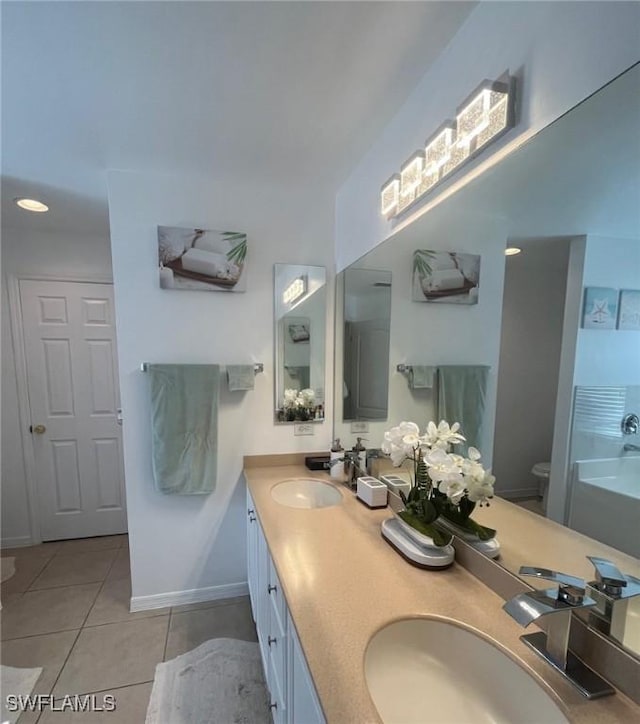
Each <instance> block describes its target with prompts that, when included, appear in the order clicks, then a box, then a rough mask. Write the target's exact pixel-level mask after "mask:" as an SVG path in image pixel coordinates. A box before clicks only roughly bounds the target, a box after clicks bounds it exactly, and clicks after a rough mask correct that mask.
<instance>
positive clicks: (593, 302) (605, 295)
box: [582, 287, 618, 329]
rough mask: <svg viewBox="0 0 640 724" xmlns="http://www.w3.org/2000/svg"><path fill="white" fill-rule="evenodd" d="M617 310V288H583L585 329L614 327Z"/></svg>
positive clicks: (583, 320) (583, 324) (583, 321)
mask: <svg viewBox="0 0 640 724" xmlns="http://www.w3.org/2000/svg"><path fill="white" fill-rule="evenodd" d="M617 311H618V290H617V289H606V288H605V287H587V288H586V289H585V290H584V313H583V317H582V326H583V327H584V328H585V329H615V326H616V314H617Z"/></svg>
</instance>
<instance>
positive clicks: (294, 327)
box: [274, 264, 326, 422]
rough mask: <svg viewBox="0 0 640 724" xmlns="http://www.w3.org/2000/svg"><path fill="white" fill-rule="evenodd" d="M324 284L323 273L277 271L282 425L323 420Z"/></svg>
mask: <svg viewBox="0 0 640 724" xmlns="http://www.w3.org/2000/svg"><path fill="white" fill-rule="evenodd" d="M325 282H326V271H325V269H324V267H315V266H301V265H295V264H276V265H275V279H274V302H275V320H274V321H275V337H276V339H275V341H276V344H275V352H276V366H275V371H276V376H275V401H276V407H275V409H276V415H275V417H276V421H277V422H297V421H314V420H316V421H318V420H322V419H324V356H325V324H326V319H325V317H326V284H325Z"/></svg>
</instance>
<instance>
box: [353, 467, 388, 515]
mask: <svg viewBox="0 0 640 724" xmlns="http://www.w3.org/2000/svg"><path fill="white" fill-rule="evenodd" d="M387 494H388V491H387V486H386V485H385V484H384V483H381V482H380V481H379V480H377V479H376V478H372V477H371V476H369V475H368V476H364V477H362V478H358V488H357V490H356V495H357V496H358V498H360V500H361V501H362V502H363V503H364V504H365V505H368V506H369V507H370V508H386V507H387Z"/></svg>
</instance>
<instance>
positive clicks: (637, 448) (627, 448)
mask: <svg viewBox="0 0 640 724" xmlns="http://www.w3.org/2000/svg"><path fill="white" fill-rule="evenodd" d="M622 450H623V451H624V452H640V445H634V444H633V443H632V442H625V444H624V445H623V446H622Z"/></svg>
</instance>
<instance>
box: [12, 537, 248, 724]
mask: <svg viewBox="0 0 640 724" xmlns="http://www.w3.org/2000/svg"><path fill="white" fill-rule="evenodd" d="M2 556H3V557H6V556H14V557H15V567H16V573H15V575H14V576H13V577H12V578H10V579H9V580H7V581H5V582H4V583H3V584H2V606H3V608H2V611H1V612H0V620H1V626H2V650H1V658H2V663H3V664H6V665H8V666H17V667H38V666H41V667H43V669H44V670H43V673H42V675H41V676H40V679H39V680H38V683H37V684H36V688H35V690H34V692H33V693H34V694H53V695H54V696H55V697H60V696H63V695H65V694H93V693H96V694H98V696H99V698H100V700H101V698H102V697H103V695H104V694H112V695H113V696H115V698H116V711H115V712H103V713H95V714H89V713H78V714H70V713H69V712H63V713H54V712H51V711H44V712H42V713H41V714H39V713H32V712H25V713H23V714H22V715H21V717H20V719H19V724H35V723H36V722H38V724H55V723H56V722H58V723H59V724H62V723H63V722H69V723H70V724H71V723H73V722H76V721H77V722H82V724H97V723H98V722H105V723H106V724H144V720H145V714H146V711H147V704H148V701H149V695H150V694H151V682H152V681H153V677H154V672H155V667H156V664H158V663H160V662H161V661H167V660H168V659H171V658H174V657H175V656H178V655H179V654H182V653H185V652H186V651H189V650H190V649H193V648H195V647H196V646H199V645H200V644H201V643H203V642H204V641H207V640H208V639H212V638H218V637H228V638H237V639H243V640H245V641H257V638H256V631H255V627H254V624H253V621H252V619H251V608H250V605H249V599H248V598H245V597H243V598H235V599H225V600H222V601H211V602H207V603H201V604H195V605H190V606H180V607H178V608H170V609H169V608H163V609H156V610H153V611H141V612H139V613H129V599H130V596H131V583H130V572H129V550H128V542H127V536H108V537H104V538H86V539H82V540H75V541H63V542H61V543H44V544H42V545H39V546H33V547H31V548H15V549H5V550H3V551H2ZM184 724H187V723H186V722H185V723H184ZM193 724H199V723H197V722H194V723H193Z"/></svg>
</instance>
